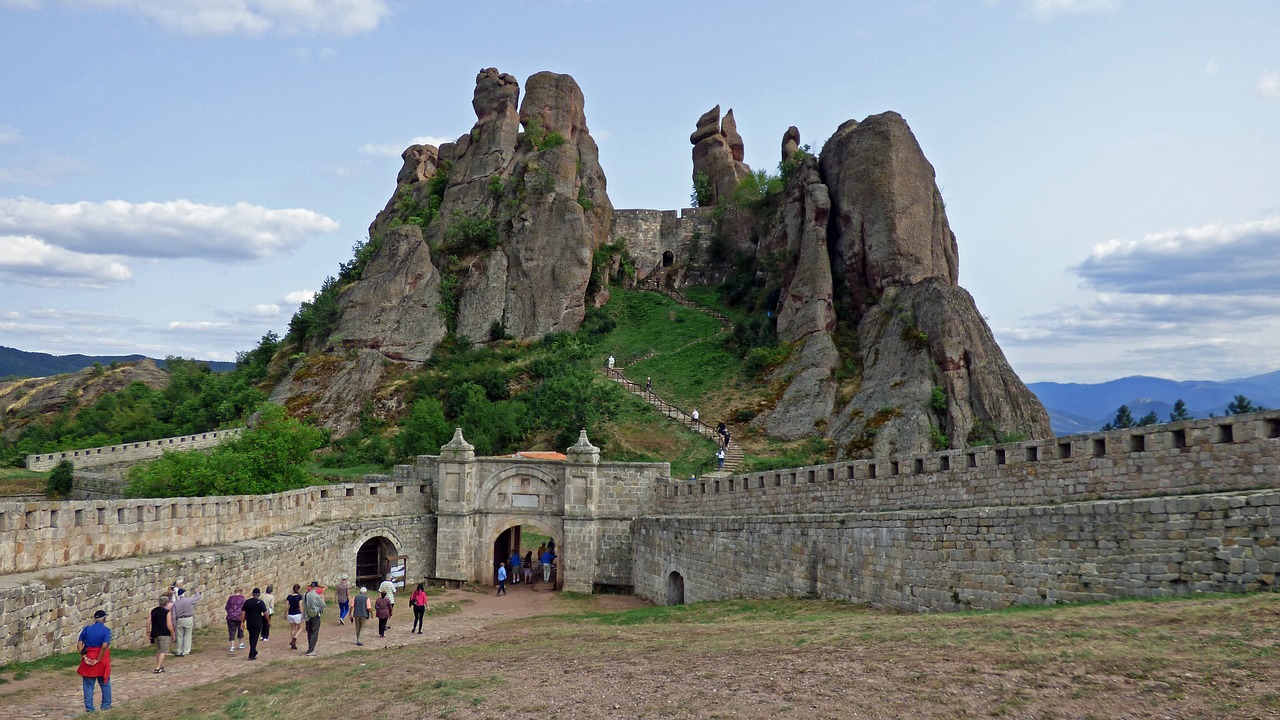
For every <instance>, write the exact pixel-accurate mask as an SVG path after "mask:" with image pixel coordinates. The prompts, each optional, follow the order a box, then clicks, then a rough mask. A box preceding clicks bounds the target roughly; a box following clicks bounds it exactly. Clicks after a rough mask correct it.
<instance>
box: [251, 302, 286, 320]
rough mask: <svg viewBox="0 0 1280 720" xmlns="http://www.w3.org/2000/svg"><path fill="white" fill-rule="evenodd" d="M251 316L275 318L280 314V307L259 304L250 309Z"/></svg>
mask: <svg viewBox="0 0 1280 720" xmlns="http://www.w3.org/2000/svg"><path fill="white" fill-rule="evenodd" d="M249 314H250V315H256V316H258V317H274V316H276V315H279V314H280V306H279V305H270V304H267V303H259V304H257V305H254V306H253V307H252V308H250V309H249Z"/></svg>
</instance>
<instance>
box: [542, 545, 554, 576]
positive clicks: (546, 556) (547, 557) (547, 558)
mask: <svg viewBox="0 0 1280 720" xmlns="http://www.w3.org/2000/svg"><path fill="white" fill-rule="evenodd" d="M555 559H556V554H555V552H553V551H552V550H551V548H547V549H546V550H544V551H542V557H541V558H539V560H541V561H542V582H551V561H552V560H555Z"/></svg>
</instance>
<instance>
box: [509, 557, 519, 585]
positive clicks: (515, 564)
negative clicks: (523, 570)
mask: <svg viewBox="0 0 1280 720" xmlns="http://www.w3.org/2000/svg"><path fill="white" fill-rule="evenodd" d="M508 567H510V568H511V572H510V573H509V575H510V576H511V584H512V585H519V584H520V548H516V549H515V550H512V551H511V564H510V565H508Z"/></svg>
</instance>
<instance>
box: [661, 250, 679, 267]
mask: <svg viewBox="0 0 1280 720" xmlns="http://www.w3.org/2000/svg"><path fill="white" fill-rule="evenodd" d="M675 261H676V256H675V253H673V252H671V251H670V250H667V251H665V252H663V253H662V267H671V265H672V264H673V263H674V262H675Z"/></svg>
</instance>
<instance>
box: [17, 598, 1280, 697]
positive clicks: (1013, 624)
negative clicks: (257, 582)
mask: <svg viewBox="0 0 1280 720" xmlns="http://www.w3.org/2000/svg"><path fill="white" fill-rule="evenodd" d="M450 602H452V603H461V610H460V611H458V612H454V613H451V614H447V615H443V616H438V617H435V618H433V617H430V616H429V617H428V620H427V631H426V633H425V634H424V635H421V636H417V635H409V634H408V633H407V628H408V620H406V619H405V618H404V617H403V616H399V617H397V618H396V621H395V622H394V623H393V627H392V630H391V631H390V633H389V637H388V638H387V639H386V640H385V641H379V640H377V639H376V632H375V633H373V635H374V636H375V637H374V639H373V640H372V641H371V642H369V643H367V644H366V647H364V648H355V647H354V645H353V642H354V640H353V631H352V629H351V628H350V627H349V626H338V625H337V624H336V623H332V622H330V623H327V624H326V626H325V628H324V630H323V631H322V633H321V641H320V648H319V650H320V653H321V657H318V658H305V657H302V656H301V651H290V650H288V649H287V648H288V640H287V635H286V634H285V633H280V632H277V633H276V637H275V638H274V639H272V640H271V641H270V642H269V643H267V644H266V645H265V646H263V648H264V649H263V650H262V656H261V659H260V661H259V662H255V663H248V662H246V661H245V659H244V655H243V653H240V652H238V653H237V656H236V657H231V656H229V655H228V653H227V652H226V650H225V647H224V646H223V644H222V642H221V639H220V638H217V637H216V636H212V635H205V636H203V637H200V638H198V640H199V645H198V652H197V653H196V654H194V655H192V656H190V657H187V658H175V659H172V660H171V661H170V662H169V663H167V666H168V668H169V671H168V672H167V673H166V674H164V675H158V676H157V675H152V674H150V669H149V668H150V661H149V660H148V659H147V658H136V659H131V660H129V661H128V662H127V663H126V664H123V665H118V666H117V672H116V674H115V679H114V684H115V686H116V689H115V694H116V702H117V709H116V710H115V711H114V712H113V713H112V715H113V716H115V717H120V718H153V717H161V716H162V717H165V718H224V717H226V718H240V719H243V720H257V719H259V718H292V717H296V716H298V715H303V716H308V717H310V716H318V717H342V716H347V715H354V716H359V717H379V718H382V717H403V718H455V719H456V718H503V719H504V720H508V719H510V718H544V717H555V718H584V719H588V720H597V719H599V718H748V719H760V720H763V719H765V718H776V717H786V718H862V717H865V718H940V719H941V718H946V719H947V720H954V719H956V718H989V717H1008V718H1149V719H1162V718H1280V663H1277V662H1276V659H1277V657H1280V595H1276V594H1272V595H1255V596H1248V597H1231V598H1207V599H1203V600H1194V601H1179V602H1163V603H1119V604H1114V605H1104V606H1084V607H1076V608H1059V609H1054V610H1032V611H1022V612H1007V613H983V614H958V615H927V616H921V615H894V614H885V613H878V612H872V611H869V610H867V609H865V608H859V607H856V606H849V605H842V604H837V603H826V602H819V601H802V600H782V601H768V602H750V601H743V602H737V603H709V604H700V605H694V606H689V607H687V608H653V607H650V606H647V605H646V604H644V603H642V602H641V601H638V600H636V599H634V598H629V597H619V596H597V597H591V598H584V597H580V596H571V595H565V594H553V593H550V592H529V591H528V590H526V589H524V588H522V587H516V588H513V589H512V592H511V594H510V595H509V596H507V597H504V598H494V597H492V596H491V595H487V594H479V593H472V592H463V591H452V592H450V593H449V594H448V595H446V596H444V597H436V598H433V599H432V603H433V605H436V606H438V607H439V606H443V605H444V604H445V603H450ZM627 610H630V611H629V612H623V611H627ZM80 711H81V701H80V690H79V683H78V679H77V678H76V677H75V676H74V675H73V674H72V673H71V671H69V670H68V671H59V672H51V673H41V674H38V675H33V677H31V678H30V679H28V680H24V681H21V682H10V683H9V684H7V685H3V686H0V713H3V717H6V718H9V717H70V716H74V715H77V714H79V712H80Z"/></svg>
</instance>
